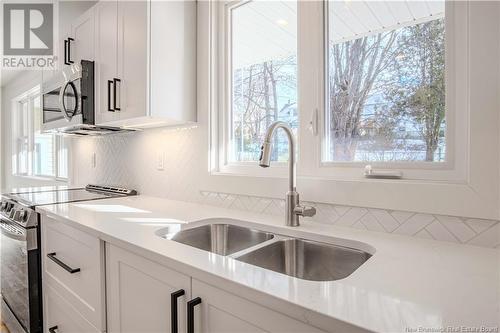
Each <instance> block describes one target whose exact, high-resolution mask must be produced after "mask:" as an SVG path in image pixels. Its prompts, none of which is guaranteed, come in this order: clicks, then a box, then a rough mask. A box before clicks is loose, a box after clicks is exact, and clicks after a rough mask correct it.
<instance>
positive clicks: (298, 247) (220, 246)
mask: <svg viewBox="0 0 500 333" xmlns="http://www.w3.org/2000/svg"><path fill="white" fill-rule="evenodd" d="M165 231H166V229H161V230H159V231H158V232H157V235H159V236H161V237H164V238H168V239H171V240H173V241H176V242H178V243H182V244H185V245H189V246H192V247H195V248H198V249H201V250H205V251H208V252H212V253H216V254H219V255H222V256H229V257H231V258H233V259H235V260H238V261H242V262H245V263H248V264H252V265H255V266H259V267H262V268H265V269H269V270H272V271H275V272H278V273H282V274H286V275H289V276H292V277H296V278H299V279H304V280H311V281H333V280H339V279H343V278H345V277H347V276H349V275H351V274H352V273H353V272H354V271H355V270H356V269H358V268H359V267H360V266H361V265H362V264H363V263H364V262H366V261H367V260H368V259H369V258H370V257H371V254H369V253H367V252H365V251H362V250H359V249H355V248H350V247H345V246H339V245H334V244H329V243H323V242H317V241H313V240H306V239H301V238H294V237H289V236H284V235H280V234H275V233H270V232H266V231H260V230H255V229H252V228H247V227H243V226H240V225H235V224H229V223H211V224H206V225H202V226H198V227H194V228H189V229H184V230H181V231H178V232H176V233H174V234H167V233H166V232H165Z"/></svg>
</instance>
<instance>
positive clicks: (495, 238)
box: [467, 224, 500, 247]
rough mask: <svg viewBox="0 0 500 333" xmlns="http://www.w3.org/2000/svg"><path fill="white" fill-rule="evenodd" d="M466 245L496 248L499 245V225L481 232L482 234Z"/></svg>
mask: <svg viewBox="0 0 500 333" xmlns="http://www.w3.org/2000/svg"><path fill="white" fill-rule="evenodd" d="M467 244H472V245H479V246H486V247H497V246H498V245H500V224H497V225H495V226H494V227H492V228H490V229H487V230H485V231H483V233H481V234H479V235H478V236H476V237H474V238H473V239H471V240H470V241H469V242H468V243H467Z"/></svg>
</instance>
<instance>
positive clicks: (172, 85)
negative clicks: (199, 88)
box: [150, 1, 197, 125]
mask: <svg viewBox="0 0 500 333" xmlns="http://www.w3.org/2000/svg"><path fill="white" fill-rule="evenodd" d="M196 10H197V4H196V1H151V57H150V59H151V106H150V109H151V115H152V116H153V117H155V118H163V119H166V120H167V121H168V123H169V124H171V125H175V124H183V123H189V122H196V29H197V28H196V27H197V24H196Z"/></svg>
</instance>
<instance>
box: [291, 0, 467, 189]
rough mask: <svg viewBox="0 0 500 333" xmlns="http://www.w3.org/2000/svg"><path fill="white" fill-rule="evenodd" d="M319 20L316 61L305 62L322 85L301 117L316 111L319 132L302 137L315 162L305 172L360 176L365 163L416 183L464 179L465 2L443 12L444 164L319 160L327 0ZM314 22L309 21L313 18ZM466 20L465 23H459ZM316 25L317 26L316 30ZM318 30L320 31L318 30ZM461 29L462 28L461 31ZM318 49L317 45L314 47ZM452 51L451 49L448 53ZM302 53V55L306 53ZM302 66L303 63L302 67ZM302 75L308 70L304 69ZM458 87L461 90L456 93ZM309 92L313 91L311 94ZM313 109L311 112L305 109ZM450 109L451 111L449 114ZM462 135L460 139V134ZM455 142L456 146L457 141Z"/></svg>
mask: <svg viewBox="0 0 500 333" xmlns="http://www.w3.org/2000/svg"><path fill="white" fill-rule="evenodd" d="M322 7H323V8H322V9H321V11H322V15H321V19H320V18H319V17H318V20H315V21H316V22H320V24H317V25H316V31H311V32H310V33H309V36H310V35H311V34H321V35H323V40H322V41H321V48H322V49H323V51H324V52H323V53H322V56H321V59H316V64H315V65H314V63H313V62H311V64H310V65H309V66H316V67H317V68H318V72H319V73H322V74H320V75H319V77H318V78H317V79H316V80H317V81H318V83H317V84H318V86H319V87H322V88H323V89H318V91H317V94H318V96H317V99H318V102H317V105H316V107H314V108H311V107H303V108H301V110H302V114H301V115H302V116H303V117H305V118H306V119H312V118H313V117H314V116H315V115H314V114H313V112H314V110H320V111H317V112H318V115H317V116H318V118H319V121H318V129H317V133H318V135H316V136H315V139H314V138H313V139H312V140H307V141H308V142H305V143H304V144H306V146H311V145H312V146H314V147H315V148H316V150H317V151H316V152H315V157H314V160H315V164H312V163H304V165H303V168H304V169H305V174H311V175H312V174H315V175H318V176H319V177H324V178H333V179H362V178H363V171H364V168H365V166H366V165H367V164H370V165H372V166H373V167H374V168H377V169H386V170H398V171H402V172H403V174H404V176H403V177H404V179H407V180H421V181H448V182H458V183H460V182H463V181H465V179H466V173H467V170H466V161H467V154H466V151H467V150H468V138H465V137H462V134H463V133H468V131H467V128H468V121H467V120H468V113H469V110H468V108H467V105H468V98H467V93H466V92H468V90H469V89H468V86H467V85H468V81H469V80H468V66H467V65H468V56H467V52H466V50H467V47H468V34H467V28H468V6H463V5H458V4H457V3H456V2H453V1H447V2H446V14H445V29H446V51H445V52H446V55H445V57H446V68H447V69H446V73H445V75H446V141H447V142H446V154H447V156H446V161H444V162H423V161H419V162H405V161H397V162H340V161H323V156H324V153H325V149H326V142H325V141H326V134H327V133H326V125H327V122H326V119H325V115H326V112H325V110H326V108H327V105H328V102H327V100H328V96H327V93H326V92H327V88H328V71H327V68H328V64H327V62H328V58H327V55H328V48H327V45H328V41H329V40H328V38H329V36H328V31H329V27H328V1H324V3H323V4H322ZM313 22H314V21H313ZM463 22H466V24H460V23H463ZM319 27H320V28H319ZM318 29H320V30H319V31H318ZM461 29H462V30H461ZM316 47H318V46H316ZM451 50H453V51H452V52H450V51H451ZM306 57H307V55H306ZM305 67H307V66H305ZM456 73H460V75H461V76H463V77H464V78H465V79H464V80H462V81H461V82H462V84H457V80H456ZM304 75H307V73H304ZM459 91H462V92H464V93H460V92H459ZM300 93H302V94H309V93H310V92H309V91H307V90H306V91H301V92H300ZM313 94H314V92H313ZM311 109H313V112H311V111H310V110H311ZM451 110H453V112H451ZM310 136H311V135H310V134H309V133H303V137H304V138H308V137H310ZM461 137H462V138H461ZM457 139H458V140H457ZM457 141H459V143H460V144H457ZM458 146H460V147H467V149H462V152H458V151H457V147H458Z"/></svg>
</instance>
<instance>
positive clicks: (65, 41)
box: [64, 39, 70, 65]
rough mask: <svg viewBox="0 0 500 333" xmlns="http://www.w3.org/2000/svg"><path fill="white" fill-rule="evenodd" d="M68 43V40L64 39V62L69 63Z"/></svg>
mask: <svg viewBox="0 0 500 333" xmlns="http://www.w3.org/2000/svg"><path fill="white" fill-rule="evenodd" d="M68 44H69V41H68V40H67V39H65V40H64V64H65V65H69V64H70V63H69V62H68Z"/></svg>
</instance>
